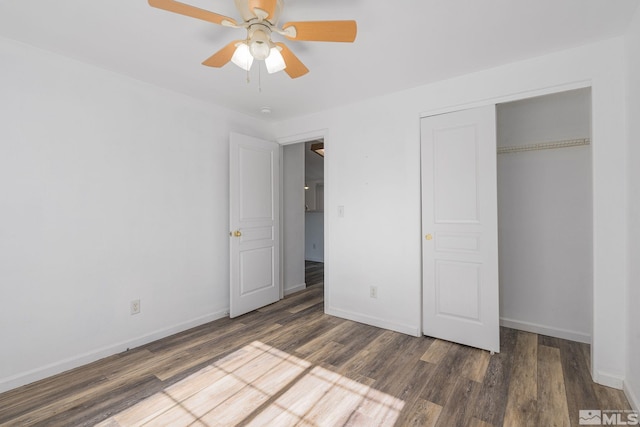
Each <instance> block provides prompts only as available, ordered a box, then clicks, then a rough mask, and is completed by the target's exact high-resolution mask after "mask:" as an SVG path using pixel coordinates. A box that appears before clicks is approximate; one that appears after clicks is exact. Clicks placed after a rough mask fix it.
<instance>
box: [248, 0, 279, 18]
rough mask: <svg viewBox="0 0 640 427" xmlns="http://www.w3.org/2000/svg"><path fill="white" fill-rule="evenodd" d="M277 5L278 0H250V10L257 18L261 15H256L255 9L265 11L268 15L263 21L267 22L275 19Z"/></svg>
mask: <svg viewBox="0 0 640 427" xmlns="http://www.w3.org/2000/svg"><path fill="white" fill-rule="evenodd" d="M277 5H278V0H249V10H250V11H252V12H253V13H255V14H256V16H259V13H256V11H255V9H260V10H263V11H265V12H266V13H267V15H266V16H265V17H263V19H267V20H270V19H273V17H274V14H275V12H276V6H277ZM274 24H275V23H274Z"/></svg>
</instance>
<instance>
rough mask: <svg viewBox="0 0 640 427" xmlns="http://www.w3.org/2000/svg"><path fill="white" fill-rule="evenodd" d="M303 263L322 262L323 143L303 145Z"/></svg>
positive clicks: (316, 142) (316, 141)
mask: <svg viewBox="0 0 640 427" xmlns="http://www.w3.org/2000/svg"><path fill="white" fill-rule="evenodd" d="M304 145H305V150H304V180H305V185H304V188H305V223H304V224H305V232H304V236H305V245H304V257H305V261H311V262H324V142H323V141H322V140H315V141H309V142H306V143H304Z"/></svg>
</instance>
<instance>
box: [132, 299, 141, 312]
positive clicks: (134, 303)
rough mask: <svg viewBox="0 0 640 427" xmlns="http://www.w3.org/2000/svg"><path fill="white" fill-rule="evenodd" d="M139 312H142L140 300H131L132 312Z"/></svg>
mask: <svg viewBox="0 0 640 427" xmlns="http://www.w3.org/2000/svg"><path fill="white" fill-rule="evenodd" d="M138 313H140V300H139V299H134V300H133V301H131V314H138Z"/></svg>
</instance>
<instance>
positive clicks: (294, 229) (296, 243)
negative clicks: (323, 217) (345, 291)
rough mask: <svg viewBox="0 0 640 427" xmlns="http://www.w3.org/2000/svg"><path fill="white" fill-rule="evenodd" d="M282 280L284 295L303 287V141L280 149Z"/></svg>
mask: <svg viewBox="0 0 640 427" xmlns="http://www.w3.org/2000/svg"><path fill="white" fill-rule="evenodd" d="M282 152H283V154H282V164H283V179H282V187H283V192H282V199H283V200H282V203H283V210H282V215H283V218H282V219H283V224H284V226H283V227H282V233H283V236H284V239H283V257H282V258H283V259H282V262H283V271H282V275H283V279H284V280H283V282H284V285H283V287H284V294H285V295H289V294H291V293H294V292H297V291H300V290H303V289H304V288H305V287H306V284H305V281H304V280H305V279H304V248H305V220H304V197H305V191H304V144H292V145H285V146H284V147H283V149H282Z"/></svg>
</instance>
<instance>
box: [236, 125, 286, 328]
mask: <svg viewBox="0 0 640 427" xmlns="http://www.w3.org/2000/svg"><path fill="white" fill-rule="evenodd" d="M229 145H230V147H229V148H230V160H229V175H230V176H229V181H230V193H229V201H230V220H229V223H230V226H231V232H230V239H231V244H230V250H231V272H230V279H231V284H230V288H231V289H230V291H231V292H230V294H231V301H230V308H229V314H230V316H231V317H236V316H240V315H241V314H244V313H247V312H249V311H252V310H255V309H257V308H260V307H263V306H265V305H268V304H271V303H273V302H276V301H278V299H279V298H280V249H279V243H280V242H279V238H280V231H279V228H280V224H279V222H280V219H279V207H280V202H279V197H280V191H279V190H280V186H279V179H278V178H279V174H280V148H279V146H278V144H276V143H275V142H270V141H263V140H261V139H257V138H253V137H250V136H246V135H241V134H236V133H232V134H231V137H230V142H229Z"/></svg>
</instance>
